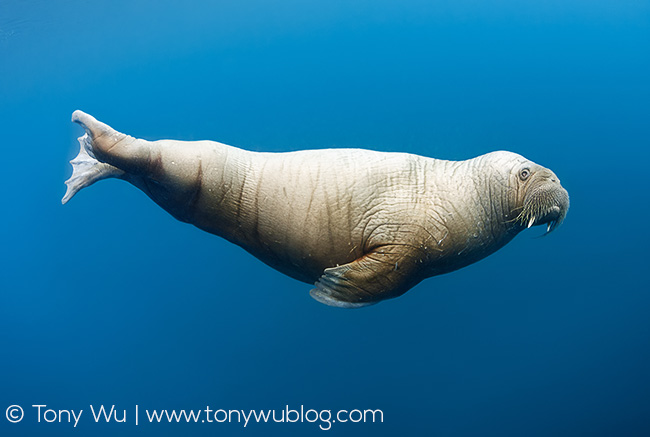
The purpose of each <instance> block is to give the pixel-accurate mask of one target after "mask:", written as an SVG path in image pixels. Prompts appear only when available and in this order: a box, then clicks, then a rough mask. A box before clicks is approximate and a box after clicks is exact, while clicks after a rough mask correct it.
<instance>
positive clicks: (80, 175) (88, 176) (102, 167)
mask: <svg viewBox="0 0 650 437" xmlns="http://www.w3.org/2000/svg"><path fill="white" fill-rule="evenodd" d="M72 121H74V122H75V123H79V124H80V125H81V126H82V127H83V128H84V130H85V131H86V133H85V134H84V136H82V137H79V145H80V146H81V149H80V150H79V154H78V155H77V156H76V157H75V158H74V159H73V160H72V161H70V164H72V176H70V179H68V180H67V181H65V184H66V185H67V186H68V189H67V191H66V192H65V196H63V199H61V203H64V204H65V203H67V202H68V200H70V199H72V196H74V195H75V194H77V192H78V191H79V190H81V189H82V188H85V187H87V186H89V185H92V184H94V183H95V182H97V181H99V180H102V179H106V178H119V177H122V176H123V175H124V171H122V170H120V169H119V168H117V167H114V166H112V165H110V164H107V163H105V162H102V161H100V160H99V159H97V157H96V154H95V149H96V147H97V145H96V144H95V140H96V139H98V138H100V137H103V138H102V141H106V138H107V137H111V136H113V137H115V136H121V137H126V135H124V134H120V133H119V132H117V131H115V130H114V129H112V128H111V127H110V126H108V125H106V124H104V123H101V122H99V121H97V120H95V118H93V117H92V116H90V115H88V114H86V113H84V112H81V111H75V112H74V113H73V114H72ZM121 137H120V139H121Z"/></svg>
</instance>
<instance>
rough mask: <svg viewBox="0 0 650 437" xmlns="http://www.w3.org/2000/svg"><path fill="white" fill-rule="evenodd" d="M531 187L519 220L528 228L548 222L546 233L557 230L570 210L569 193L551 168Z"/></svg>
mask: <svg viewBox="0 0 650 437" xmlns="http://www.w3.org/2000/svg"><path fill="white" fill-rule="evenodd" d="M532 182H533V183H532V184H531V186H530V187H529V189H528V191H527V193H526V196H525V197H524V206H523V209H522V211H521V213H520V214H519V217H518V219H519V221H520V222H521V224H522V225H524V226H525V227H527V228H530V227H531V226H538V225H543V224H546V225H547V227H546V233H547V234H548V233H549V232H552V231H553V230H555V229H556V228H557V227H558V226H559V225H560V224H561V223H562V222H563V221H564V218H565V217H566V214H567V212H568V210H569V193H568V192H567V191H566V190H565V189H564V187H562V185H561V184H560V180H559V178H558V177H557V176H556V175H555V173H553V172H552V171H550V170H547V171H545V172H543V173H542V174H541V175H539V177H538V178H537V180H535V181H532Z"/></svg>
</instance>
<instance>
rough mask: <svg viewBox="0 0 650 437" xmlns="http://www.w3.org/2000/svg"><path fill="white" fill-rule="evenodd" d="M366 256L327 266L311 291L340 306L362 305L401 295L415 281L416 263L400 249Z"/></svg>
mask: <svg viewBox="0 0 650 437" xmlns="http://www.w3.org/2000/svg"><path fill="white" fill-rule="evenodd" d="M389 247H390V246H384V247H383V248H382V250H381V251H379V252H374V253H371V254H369V255H365V256H363V257H361V258H359V259H357V260H355V261H352V262H351V263H348V264H344V265H342V266H338V267H332V268H329V269H325V271H324V274H323V276H321V277H320V279H319V280H318V281H316V283H315V284H314V285H315V286H316V288H314V289H312V290H311V291H310V292H309V294H310V296H311V297H313V298H314V299H316V300H317V301H319V302H321V303H324V304H326V305H330V306H334V307H339V308H360V307H364V306H368V305H373V304H376V303H377V302H380V301H382V300H385V299H390V298H393V297H397V296H400V295H402V294H404V293H405V292H406V291H407V290H408V289H409V288H411V287H412V286H414V285H415V284H416V283H417V282H419V281H415V282H414V281H413V279H412V278H413V277H414V275H413V274H412V273H413V269H412V268H411V267H413V266H414V264H413V263H412V262H408V261H406V260H405V259H404V256H403V254H401V253H399V251H395V252H393V253H391V252H390V250H386V249H387V248H389Z"/></svg>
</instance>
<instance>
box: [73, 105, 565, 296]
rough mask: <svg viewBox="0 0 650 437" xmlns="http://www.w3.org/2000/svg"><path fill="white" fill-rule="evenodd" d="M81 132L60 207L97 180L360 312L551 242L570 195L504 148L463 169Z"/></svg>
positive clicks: (87, 120) (551, 176) (418, 159)
mask: <svg viewBox="0 0 650 437" xmlns="http://www.w3.org/2000/svg"><path fill="white" fill-rule="evenodd" d="M72 121H73V122H76V123H79V124H80V125H81V126H82V127H83V128H84V130H85V134H84V135H83V136H82V137H80V138H79V143H80V145H81V149H80V151H79V154H78V155H77V157H76V158H74V159H73V160H72V161H70V162H71V164H72V167H73V171H72V176H71V177H70V179H68V180H67V181H66V185H67V191H66V193H65V196H64V197H63V199H62V203H66V202H67V201H68V200H70V199H71V198H72V196H74V195H75V194H76V193H77V192H78V191H79V190H81V189H82V188H84V187H87V186H89V185H91V184H93V183H95V182H97V181H98V180H101V179H105V178H111V177H112V178H118V179H123V180H126V181H128V182H130V183H131V184H133V185H135V186H136V187H137V188H139V189H140V190H142V191H144V192H145V193H146V194H147V195H148V196H149V197H150V198H151V199H152V200H153V201H154V202H156V203H157V204H158V205H160V206H161V207H162V208H163V209H165V210H166V211H167V212H169V213H170V214H171V215H172V216H174V217H175V218H176V219H178V220H180V221H182V222H186V223H191V224H193V225H194V226H196V227H198V228H200V229H202V230H204V231H207V232H209V233H212V234H215V235H218V236H220V237H223V238H225V239H226V240H228V241H231V242H232V243H235V244H237V245H238V246H241V247H242V248H244V249H245V250H246V251H248V252H249V253H251V254H252V255H254V256H255V257H257V258H258V259H260V260H261V261H263V262H264V263H266V264H268V265H269V266H271V267H273V268H274V269H276V270H278V271H280V272H282V273H284V274H286V275H288V276H290V277H292V278H295V279H297V280H299V281H304V282H307V283H310V284H314V285H315V286H314V288H313V289H312V290H311V291H310V295H311V296H312V297H313V298H314V299H316V300H317V301H319V302H322V303H324V304H327V305H332V306H335V307H343V308H357V307H362V306H366V305H371V304H374V303H377V302H379V301H382V300H385V299H390V298H394V297H397V296H400V295H402V294H403V293H405V292H406V291H408V290H409V289H410V288H412V287H413V286H415V285H416V284H418V283H419V282H420V281H422V280H423V279H425V278H428V277H431V276H436V275H440V274H443V273H448V272H452V271H454V270H458V269H460V268H462V267H465V266H467V265H469V264H472V263H474V262H476V261H478V260H480V259H482V258H484V257H486V256H488V255H490V254H492V253H493V252H495V251H496V250H498V249H500V248H501V247H503V246H504V245H505V244H506V243H508V242H509V241H510V240H512V239H513V238H514V236H515V235H517V234H518V233H519V232H521V231H522V230H524V229H526V228H530V227H531V226H538V225H544V224H546V225H547V229H546V233H550V232H552V231H553V230H554V229H556V228H557V227H558V226H559V225H560V224H561V223H562V221H563V220H564V218H565V216H566V214H567V211H568V209H569V195H568V193H567V191H566V190H565V189H564V188H563V187H562V186H561V185H560V180H559V179H558V177H557V176H556V175H555V173H553V172H552V171H551V170H549V169H547V168H544V167H542V166H540V165H538V164H535V163H534V162H531V161H529V160H527V159H526V158H524V157H522V156H520V155H518V154H516V153H512V152H506V151H497V152H491V153H487V154H485V155H482V156H478V157H476V158H473V159H468V160H465V161H447V160H440V159H433V158H426V157H423V156H418V155H413V154H408V153H389V152H377V151H371V150H363V149H322V150H302V151H296V152H286V153H259V152H251V151H246V150H242V149H239V148H236V147H232V146H228V145H226V144H222V143H218V142H214V141H174V140H160V141H145V140H142V139H136V138H134V137H131V136H128V135H125V134H122V133H120V132H118V131H116V130H114V129H112V128H111V127H109V126H108V125H106V124H104V123H101V122H99V121H97V120H96V119H95V118H93V117H92V116H90V115H88V114H86V113H84V112H81V111H75V112H74V113H73V114H72Z"/></svg>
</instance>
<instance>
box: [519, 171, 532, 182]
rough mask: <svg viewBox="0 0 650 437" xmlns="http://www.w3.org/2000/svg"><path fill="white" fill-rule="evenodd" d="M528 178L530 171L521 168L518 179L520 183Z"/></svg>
mask: <svg viewBox="0 0 650 437" xmlns="http://www.w3.org/2000/svg"><path fill="white" fill-rule="evenodd" d="M528 176H530V170H529V169H528V168H522V169H521V171H520V172H519V177H520V178H521V180H522V181H525V180H526V179H528Z"/></svg>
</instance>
